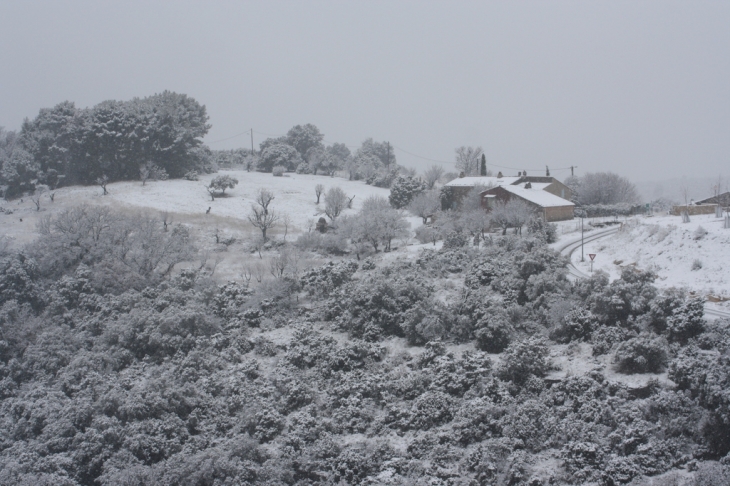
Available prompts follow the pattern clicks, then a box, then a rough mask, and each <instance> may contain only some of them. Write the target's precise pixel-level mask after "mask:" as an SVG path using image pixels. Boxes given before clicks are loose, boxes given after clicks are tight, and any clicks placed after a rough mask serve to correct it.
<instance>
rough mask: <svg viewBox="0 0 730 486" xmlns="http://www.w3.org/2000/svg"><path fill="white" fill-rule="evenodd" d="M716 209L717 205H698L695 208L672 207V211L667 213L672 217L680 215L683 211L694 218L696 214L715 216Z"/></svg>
mask: <svg viewBox="0 0 730 486" xmlns="http://www.w3.org/2000/svg"><path fill="white" fill-rule="evenodd" d="M716 207H717V204H700V205H696V206H674V207H673V208H672V210H671V211H670V212H669V214H672V215H674V216H679V215H681V214H682V213H683V212H684V211H687V214H689V215H690V216H695V215H697V214H715V208H716Z"/></svg>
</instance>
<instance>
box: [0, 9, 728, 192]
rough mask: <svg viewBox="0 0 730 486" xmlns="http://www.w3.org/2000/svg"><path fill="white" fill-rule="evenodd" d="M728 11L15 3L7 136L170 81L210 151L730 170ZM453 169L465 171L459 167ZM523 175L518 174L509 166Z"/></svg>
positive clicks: (648, 174) (6, 65) (6, 56)
mask: <svg viewBox="0 0 730 486" xmlns="http://www.w3.org/2000/svg"><path fill="white" fill-rule="evenodd" d="M729 26H730V2H697V1H691V2H690V1H684V2H670V1H666V0H662V1H656V2H636V1H631V2H615V1H611V2H598V1H590V2H585V1H580V2H476V1H475V2H425V1H418V2H395V1H387V2H385V1H384V2H375V1H368V2H353V1H339V2H304V1H296V2H272V1H267V2H263V1H262V2H245V3H244V2H183V1H179V0H178V1H174V2H162V1H149V0H147V1H123V2H100V1H88V2H85V1H48V2H40V1H27V0H26V1H12V0H0V41H1V42H2V46H3V54H2V56H1V57H0V126H5V127H6V128H8V129H18V128H19V127H20V124H21V122H22V120H23V118H24V117H31V118H32V117H34V116H35V115H36V114H37V112H38V110H39V109H40V108H42V107H50V106H53V105H55V104H56V103H58V102H61V101H64V100H71V101H74V102H76V105H77V106H80V107H86V106H92V105H94V104H96V103H98V102H100V101H103V100H106V99H130V98H132V97H135V96H146V95H150V94H153V93H156V92H160V91H162V90H165V89H169V90H173V91H177V92H182V93H186V94H188V95H190V96H192V97H194V98H195V99H197V100H198V101H199V102H201V103H203V104H205V105H206V106H207V108H208V114H209V115H210V123H211V124H212V125H213V128H212V129H211V131H210V133H209V135H208V136H207V137H206V142H208V143H209V144H210V146H211V147H212V148H234V147H240V146H249V145H250V139H249V138H248V137H247V136H240V137H237V138H232V139H229V140H224V141H220V142H217V143H213V142H216V141H218V140H221V139H226V138H228V137H232V136H234V135H236V134H238V133H241V132H243V131H245V130H248V129H249V128H253V129H254V132H255V133H254V136H255V140H254V141H255V143H256V145H258V143H259V142H260V141H262V140H263V139H264V138H266V135H264V134H272V135H280V134H283V133H285V132H286V131H287V130H288V129H289V128H290V127H291V126H293V125H295V124H300V123H314V124H315V125H317V126H318V127H319V128H320V130H322V132H323V133H324V134H325V138H326V140H327V141H329V142H344V143H346V144H348V145H350V146H358V145H359V144H360V142H362V140H364V139H365V138H367V137H373V138H375V139H376V140H388V141H390V142H391V143H392V144H393V145H394V146H395V147H397V149H396V154H397V157H398V161H399V162H400V163H402V164H404V165H407V166H413V167H418V168H425V167H427V166H429V165H431V164H432V162H430V161H428V160H423V159H420V158H417V157H414V156H412V155H409V154H407V153H405V152H404V151H403V150H406V151H408V152H411V153H413V154H417V155H420V156H423V157H427V158H430V159H435V160H442V161H452V160H453V154H454V148H455V147H457V146H459V145H481V146H483V147H484V149H485V152H486V154H487V160H488V164H489V165H491V164H499V165H501V166H508V167H514V168H517V169H523V168H524V169H527V170H528V171H533V173H537V172H536V171H538V170H539V171H543V170H544V166H545V165H549V166H550V167H551V169H553V174H554V175H556V176H558V177H560V178H563V177H564V176H566V175H567V174H568V173H569V171H565V170H563V171H556V170H555V169H557V168H563V167H567V166H570V165H577V166H578V173H584V172H587V171H598V170H612V171H615V172H618V173H620V174H622V175H626V176H629V177H631V178H632V179H635V180H641V179H662V178H667V177H681V176H683V175H687V176H692V175H696V176H713V175H716V174H718V173H721V172H723V173H726V174H727V173H730V170H728V168H729V167H728V166H729V164H728V162H729V161H730V157H729V155H730V27H729ZM444 166H445V167H447V168H450V167H452V165H451V164H450V163H449V164H444ZM505 172H508V173H511V172H512V171H511V170H509V169H508V170H505Z"/></svg>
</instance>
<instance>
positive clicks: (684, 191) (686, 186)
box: [679, 179, 690, 223]
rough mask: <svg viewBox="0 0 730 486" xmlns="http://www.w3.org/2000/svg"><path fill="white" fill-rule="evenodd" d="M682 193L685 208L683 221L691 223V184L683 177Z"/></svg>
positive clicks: (680, 188)
mask: <svg viewBox="0 0 730 486" xmlns="http://www.w3.org/2000/svg"><path fill="white" fill-rule="evenodd" d="M679 190H680V192H681V193H682V199H684V209H683V210H682V222H683V223H689V222H690V220H689V184H688V183H687V180H686V179H682V183H681V185H680V187H679Z"/></svg>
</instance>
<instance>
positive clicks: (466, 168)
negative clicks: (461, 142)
mask: <svg viewBox="0 0 730 486" xmlns="http://www.w3.org/2000/svg"><path fill="white" fill-rule="evenodd" d="M483 152H484V151H483V150H482V148H481V147H466V146H462V147H459V148H457V149H456V169H457V170H458V171H459V172H463V173H464V175H467V176H470V175H479V163H480V159H481V156H482V153H483Z"/></svg>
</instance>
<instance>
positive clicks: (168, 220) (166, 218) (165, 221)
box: [162, 211, 172, 231]
mask: <svg viewBox="0 0 730 486" xmlns="http://www.w3.org/2000/svg"><path fill="white" fill-rule="evenodd" d="M171 224H172V215H171V214H170V213H168V212H167V211H164V212H163V213H162V226H163V227H164V228H165V231H167V227H168V226H169V225H171Z"/></svg>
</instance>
